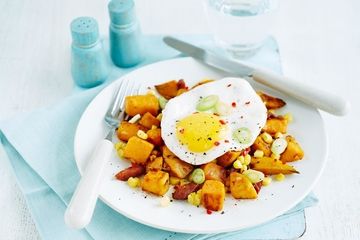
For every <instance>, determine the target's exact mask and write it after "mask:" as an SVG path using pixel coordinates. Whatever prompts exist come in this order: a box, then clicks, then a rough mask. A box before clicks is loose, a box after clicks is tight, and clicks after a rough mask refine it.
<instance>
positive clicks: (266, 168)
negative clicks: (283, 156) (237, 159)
mask: <svg viewBox="0 0 360 240" xmlns="http://www.w3.org/2000/svg"><path fill="white" fill-rule="evenodd" d="M251 166H252V169H254V170H257V171H260V172H263V173H264V174H265V175H274V174H279V173H282V174H291V173H299V172H298V171H297V170H296V169H295V168H294V167H293V166H290V165H287V164H284V163H283V162H282V161H280V160H276V159H273V158H270V157H262V158H252V159H251Z"/></svg>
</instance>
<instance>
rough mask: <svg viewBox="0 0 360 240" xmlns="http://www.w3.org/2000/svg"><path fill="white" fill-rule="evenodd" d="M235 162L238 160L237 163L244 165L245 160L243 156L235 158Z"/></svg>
mask: <svg viewBox="0 0 360 240" xmlns="http://www.w3.org/2000/svg"><path fill="white" fill-rule="evenodd" d="M237 160H239V161H240V162H241V164H245V158H244V156H239V157H238V158H237Z"/></svg>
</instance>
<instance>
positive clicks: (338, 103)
mask: <svg viewBox="0 0 360 240" xmlns="http://www.w3.org/2000/svg"><path fill="white" fill-rule="evenodd" d="M163 40H164V42H165V43H166V44H167V45H169V46H170V47H172V48H174V49H176V50H178V51H180V52H182V53H185V54H187V55H189V56H191V57H193V58H195V59H197V60H199V61H201V62H204V63H205V64H207V65H209V66H212V67H215V68H217V69H220V70H223V71H226V72H229V73H232V74H234V75H239V76H242V77H251V78H252V79H253V80H254V81H256V82H258V83H261V84H263V85H265V86H268V87H270V88H272V89H275V90H278V91H280V92H282V93H285V94H287V95H289V96H292V97H294V98H296V99H298V100H300V101H302V102H304V103H306V104H308V105H311V106H313V107H315V108H318V109H321V110H323V111H325V112H328V113H331V114H334V115H337V116H344V115H346V114H347V112H348V111H349V109H350V103H349V102H348V101H347V100H345V99H344V98H343V97H340V96H337V95H336V94H333V93H329V92H326V91H324V90H321V89H315V88H314V87H312V86H309V85H305V84H304V83H301V82H299V81H294V80H292V79H290V78H287V77H284V76H282V75H279V74H277V73H274V72H271V71H269V70H265V69H261V68H258V67H254V66H250V65H249V64H245V63H242V62H238V61H234V60H231V59H229V58H226V57H224V56H221V55H216V54H214V53H212V52H210V51H208V50H205V49H202V48H200V47H197V46H194V45H192V44H190V43H187V42H184V41H182V40H179V39H177V38H174V37H170V36H166V37H164V39H163Z"/></svg>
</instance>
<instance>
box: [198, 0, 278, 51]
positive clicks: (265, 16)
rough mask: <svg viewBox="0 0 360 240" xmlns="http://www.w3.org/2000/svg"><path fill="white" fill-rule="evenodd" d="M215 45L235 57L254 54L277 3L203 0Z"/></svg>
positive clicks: (270, 0) (262, 0)
mask: <svg viewBox="0 0 360 240" xmlns="http://www.w3.org/2000/svg"><path fill="white" fill-rule="evenodd" d="M203 1H204V6H205V10H206V13H207V17H208V23H209V25H210V28H211V30H212V32H213V36H214V40H215V42H216V44H217V45H218V46H220V47H221V48H223V49H225V50H226V51H227V52H229V53H230V54H231V55H232V56H233V57H235V58H244V57H249V56H252V55H254V54H255V53H256V52H257V51H258V50H259V49H260V48H261V46H262V45H263V43H264V42H265V40H266V39H267V38H268V37H269V34H270V29H271V27H272V24H273V20H274V10H275V9H276V8H277V5H278V2H277V0H203Z"/></svg>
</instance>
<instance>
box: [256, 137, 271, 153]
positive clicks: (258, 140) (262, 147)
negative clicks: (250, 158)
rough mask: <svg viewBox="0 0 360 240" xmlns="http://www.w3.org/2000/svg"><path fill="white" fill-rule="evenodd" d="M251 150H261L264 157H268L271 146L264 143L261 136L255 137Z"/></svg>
mask: <svg viewBox="0 0 360 240" xmlns="http://www.w3.org/2000/svg"><path fill="white" fill-rule="evenodd" d="M251 150H253V151H254V152H255V151H256V150H261V151H263V152H264V156H266V157H269V156H270V155H271V144H270V143H267V142H265V141H264V139H263V138H262V137H261V136H257V138H256V139H255V142H254V144H253V145H252V146H251Z"/></svg>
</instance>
